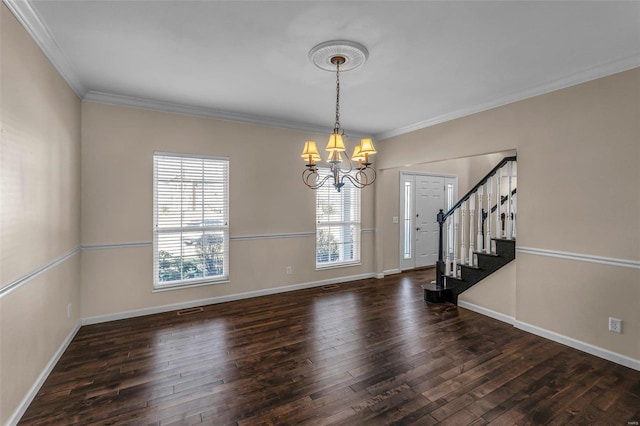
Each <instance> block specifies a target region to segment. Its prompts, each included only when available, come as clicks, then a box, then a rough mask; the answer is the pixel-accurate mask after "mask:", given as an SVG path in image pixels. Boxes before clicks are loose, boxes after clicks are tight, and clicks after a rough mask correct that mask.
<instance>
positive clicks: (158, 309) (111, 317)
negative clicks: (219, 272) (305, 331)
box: [82, 273, 376, 325]
mask: <svg viewBox="0 0 640 426" xmlns="http://www.w3.org/2000/svg"><path fill="white" fill-rule="evenodd" d="M367 278H376V274H375V273H369V274H359V275H351V276H348V277H339V278H330V279H326V280H320V281H313V282H308V283H302V284H294V285H288V286H284V287H275V288H268V289H264V290H256V291H248V292H246V293H237V294H230V295H228V296H218V297H211V298H207V299H199V300H191V301H188V302H183V303H174V304H171V305H163V306H154V307H150V308H142V309H134V310H131V311H125V312H117V313H115V314H107V315H98V316H94V317H88V318H83V319H82V325H90V324H98V323H102V322H108V321H115V320H121V319H126V318H134V317H141V316H144V315H152V314H159V313H162V312H170V311H175V310H178V309H186V308H193V307H195V306H204V305H214V304H216V303H224V302H232V301H234V300H242V299H248V298H250V297H258V296H267V295H270V294H277V293H286V292H288V291H294V290H303V289H305V288H312V287H321V286H323V285H329V284H339V283H344V282H349V281H357V280H364V279H367Z"/></svg>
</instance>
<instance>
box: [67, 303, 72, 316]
mask: <svg viewBox="0 0 640 426" xmlns="http://www.w3.org/2000/svg"><path fill="white" fill-rule="evenodd" d="M67 318H71V303H69V304H68V305H67Z"/></svg>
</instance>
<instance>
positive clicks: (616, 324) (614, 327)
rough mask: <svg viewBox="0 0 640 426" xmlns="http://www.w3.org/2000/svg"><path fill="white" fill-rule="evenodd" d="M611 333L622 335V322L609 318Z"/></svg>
mask: <svg viewBox="0 0 640 426" xmlns="http://www.w3.org/2000/svg"><path fill="white" fill-rule="evenodd" d="M609 331H613V332H614V333H622V320H621V319H618V318H611V317H609Z"/></svg>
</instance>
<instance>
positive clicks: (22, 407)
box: [7, 321, 82, 426]
mask: <svg viewBox="0 0 640 426" xmlns="http://www.w3.org/2000/svg"><path fill="white" fill-rule="evenodd" d="M81 325H82V323H81V321H78V322H77V323H76V326H75V327H74V328H73V330H71V333H69V335H68V336H67V338H66V339H64V342H62V345H60V347H59V348H58V350H57V351H56V353H55V354H54V355H53V357H52V358H51V359H50V360H49V363H48V364H47V365H46V367H45V368H44V370H42V372H41V373H40V375H39V376H38V378H37V379H36V381H35V383H34V384H33V386H31V389H29V392H27V394H26V395H25V397H24V398H23V399H22V401H20V404H19V405H18V408H16V410H15V411H14V412H13V414H12V415H11V417H9V420H8V421H7V425H10V426H14V425H17V424H18V422H19V421H20V419H21V418H22V416H23V415H24V413H25V412H26V411H27V408H29V405H30V404H31V402H32V401H33V399H34V398H35V397H36V395H37V394H38V391H39V390H40V388H41V387H42V385H43V384H44V382H45V380H47V377H49V374H51V371H52V370H53V367H55V366H56V364H57V363H58V361H59V360H60V357H61V356H62V354H63V353H64V351H66V350H67V347H69V344H70V343H71V341H72V340H73V338H74V337H75V336H76V333H77V332H78V330H80V326H81Z"/></svg>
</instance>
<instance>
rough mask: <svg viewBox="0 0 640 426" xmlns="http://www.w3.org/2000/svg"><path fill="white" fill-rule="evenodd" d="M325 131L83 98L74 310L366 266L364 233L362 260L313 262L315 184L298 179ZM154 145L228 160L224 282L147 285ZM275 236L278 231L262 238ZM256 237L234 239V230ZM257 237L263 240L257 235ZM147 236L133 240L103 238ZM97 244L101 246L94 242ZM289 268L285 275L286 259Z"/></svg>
mask: <svg viewBox="0 0 640 426" xmlns="http://www.w3.org/2000/svg"><path fill="white" fill-rule="evenodd" d="M310 137H316V140H318V141H322V140H324V139H325V138H326V135H309V134H306V133H304V132H298V131H292V130H283V129H275V128H269V127H264V126H254V125H248V124H239V123H232V122H228V121H221V120H213V119H206V118H198V117H190V116H185V115H179V114H168V113H161V112H154V111H148V110H142V109H134V108H127V107H121V106H113V105H105V104H99V103H92V102H83V104H82V245H83V246H99V247H98V248H94V249H91V250H83V252H82V317H83V318H91V317H96V316H103V315H109V314H115V313H120V312H126V311H131V310H140V309H149V308H153V307H159V306H166V305H172V304H178V303H185V302H189V301H196V300H201V299H208V298H213V297H222V296H229V295H237V294H240V293H246V292H252V291H260V290H266V289H272V288H276V287H281V286H287V285H296V284H305V283H312V282H317V281H322V280H328V279H332V278H340V277H347V276H359V275H361V274H371V273H373V272H374V270H375V267H374V256H373V239H374V234H373V233H372V232H365V233H363V235H362V264H361V265H360V266H353V267H348V268H338V269H330V270H324V271H316V270H315V239H314V237H313V235H310V236H302V237H292V235H291V234H295V233H304V232H307V233H313V232H315V192H314V191H312V190H309V189H308V188H307V187H306V186H304V185H303V184H302V182H301V179H300V175H301V172H302V169H303V167H304V163H303V161H302V159H301V158H300V152H301V150H302V145H303V143H304V141H305V140H307V139H309V138H310ZM154 151H162V152H177V153H195V154H203V155H215V156H226V157H229V159H230V172H229V174H230V188H229V190H230V207H229V209H230V222H229V227H230V237H231V243H230V244H231V247H230V282H229V283H224V284H216V285H209V286H203V287H194V288H189V289H181V290H171V291H162V292H152V288H153V280H152V246H151V241H152V211H153V206H152V196H153V192H152V183H153V153H154ZM373 226H374V222H373V188H366V189H364V190H363V191H362V227H363V229H371V228H373ZM273 234H281V235H282V237H280V238H264V236H268V235H273ZM247 236H258V237H259V238H257V239H250V240H242V239H241V240H234V237H247ZM260 237H262V238H260ZM132 242H142V243H145V244H144V245H143V246H141V247H129V248H126V247H121V246H118V247H111V248H107V247H105V245H109V244H115V245H119V244H123V243H124V244H126V243H132ZM100 246H101V247H100ZM287 266H291V267H292V268H293V274H292V275H286V267H287Z"/></svg>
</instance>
